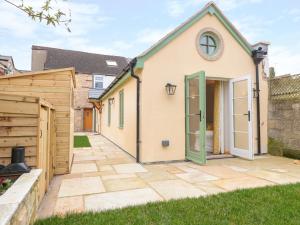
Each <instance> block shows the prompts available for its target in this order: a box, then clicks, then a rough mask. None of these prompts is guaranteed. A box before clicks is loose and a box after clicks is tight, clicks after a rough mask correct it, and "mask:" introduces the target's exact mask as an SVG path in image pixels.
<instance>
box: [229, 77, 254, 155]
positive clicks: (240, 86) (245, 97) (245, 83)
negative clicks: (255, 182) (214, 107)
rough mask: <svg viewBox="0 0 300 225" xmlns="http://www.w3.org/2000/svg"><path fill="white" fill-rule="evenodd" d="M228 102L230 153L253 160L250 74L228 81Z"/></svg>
mask: <svg viewBox="0 0 300 225" xmlns="http://www.w3.org/2000/svg"><path fill="white" fill-rule="evenodd" d="M230 102H231V154H232V155H235V156H238V157H242V158H246V159H249V160H253V159H254V151H253V134H252V121H253V119H252V118H253V116H252V82H251V77H250V76H246V77H241V78H237V79H232V80H231V81H230Z"/></svg>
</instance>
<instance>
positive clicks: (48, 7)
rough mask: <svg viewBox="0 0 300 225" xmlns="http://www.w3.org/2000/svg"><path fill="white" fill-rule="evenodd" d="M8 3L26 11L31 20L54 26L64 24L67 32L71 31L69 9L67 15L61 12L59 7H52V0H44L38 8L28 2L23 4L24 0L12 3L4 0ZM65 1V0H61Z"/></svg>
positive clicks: (9, 0)
mask: <svg viewBox="0 0 300 225" xmlns="http://www.w3.org/2000/svg"><path fill="white" fill-rule="evenodd" d="M4 1H5V2H7V3H8V4H10V5H12V6H14V7H16V8H18V9H20V10H21V11H23V12H24V13H26V14H27V15H28V16H29V17H30V18H31V19H32V20H34V21H39V22H46V24H47V25H52V26H54V27H56V26H57V25H60V24H64V26H65V27H66V29H67V31H68V32H71V29H70V27H69V25H70V23H71V11H70V10H69V13H68V15H67V14H66V13H65V12H62V11H61V10H60V9H54V8H53V0H44V2H43V4H42V5H41V7H40V8H39V9H35V8H34V7H33V6H31V5H29V4H25V3H24V0H20V3H19V4H17V3H14V2H12V1H11V0H4ZM63 1H66V0H63Z"/></svg>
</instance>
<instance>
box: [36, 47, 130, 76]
mask: <svg viewBox="0 0 300 225" xmlns="http://www.w3.org/2000/svg"><path fill="white" fill-rule="evenodd" d="M32 50H46V51H47V58H46V62H45V66H44V68H45V69H59V68H66V67H74V68H75V71H76V72H77V73H85V74H103V75H113V76H115V75H117V74H119V73H120V72H121V71H122V70H123V68H124V67H125V66H126V65H127V64H128V58H125V57H121V56H113V55H102V54H94V53H87V52H80V51H73V50H65V49H58V48H49V47H43V46H32ZM107 60H108V61H115V62H116V63H117V66H109V65H107V63H106V61H107Z"/></svg>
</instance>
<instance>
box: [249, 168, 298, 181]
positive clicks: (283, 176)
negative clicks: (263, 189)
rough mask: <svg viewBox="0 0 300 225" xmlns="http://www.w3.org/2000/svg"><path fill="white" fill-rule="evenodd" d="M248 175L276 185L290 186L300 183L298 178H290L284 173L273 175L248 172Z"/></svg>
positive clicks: (271, 173)
mask: <svg viewBox="0 0 300 225" xmlns="http://www.w3.org/2000/svg"><path fill="white" fill-rule="evenodd" d="M248 174H250V175H252V176H255V177H259V178H262V179H265V180H268V181H271V182H274V183H276V184H291V183H297V182H300V178H297V177H294V176H290V175H288V174H286V173H275V172H270V171H265V170H258V171H252V172H249V173H248Z"/></svg>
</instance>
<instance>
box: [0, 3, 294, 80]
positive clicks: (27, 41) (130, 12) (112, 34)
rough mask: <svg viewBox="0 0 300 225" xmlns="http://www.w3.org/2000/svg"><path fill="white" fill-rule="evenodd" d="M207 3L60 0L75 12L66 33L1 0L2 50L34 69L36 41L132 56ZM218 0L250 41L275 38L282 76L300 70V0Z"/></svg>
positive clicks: (18, 63) (21, 66)
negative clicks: (33, 19)
mask: <svg viewBox="0 0 300 225" xmlns="http://www.w3.org/2000/svg"><path fill="white" fill-rule="evenodd" d="M15 1H16V2H17V0H15ZM37 1H38V0H33V2H37ZM39 1H40V0H39ZM57 1H58V2H59V1H60V0H57ZM207 2H208V1H204V0H127V1H124V0H110V1H107V0H105V1H104V0H84V1H83V0H68V1H67V2H64V3H61V7H62V8H63V9H67V8H69V9H71V11H72V19H73V21H72V23H71V26H70V27H71V30H72V32H71V33H68V32H67V31H66V29H65V28H64V27H56V28H53V27H48V26H46V25H44V24H40V23H37V22H33V21H31V20H30V19H29V18H27V17H26V16H25V15H24V14H23V13H22V12H21V11H19V10H17V9H16V8H14V7H12V6H10V5H8V4H7V3H5V2H4V1H3V0H0V15H1V23H0V54H2V55H11V56H13V58H14V60H15V64H16V67H17V68H18V69H30V63H31V46H32V45H43V46H49V47H57V48H65V49H72V50H80V51H87V52H94V53H101V54H115V55H122V56H126V57H134V56H136V55H138V54H139V53H141V52H143V51H144V50H145V49H147V48H148V47H150V46H151V45H152V44H153V43H155V42H156V41H157V40H159V39H160V38H161V37H162V36H163V35H165V34H166V33H167V32H169V31H170V30H172V29H173V28H175V27H176V26H178V25H179V24H180V23H182V22H184V21H185V20H186V19H188V18H189V17H190V16H191V15H193V14H194V13H195V12H197V11H199V10H200V9H201V8H202V7H203V6H204V5H205V4H206V3H207ZM215 2H216V3H217V4H218V6H219V7H220V8H221V10H223V12H224V13H225V15H226V16H227V17H228V18H229V19H230V20H231V21H232V22H233V24H234V25H235V26H236V27H237V28H238V29H239V31H240V32H241V33H242V34H243V35H244V36H245V37H246V38H247V39H248V41H249V42H250V43H251V44H254V43H255V42H258V41H269V42H271V50H270V61H271V65H272V66H275V69H276V73H277V74H278V75H279V74H280V75H281V74H285V73H300V29H299V28H300V1H299V0H285V1H281V0H217V1H215Z"/></svg>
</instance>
